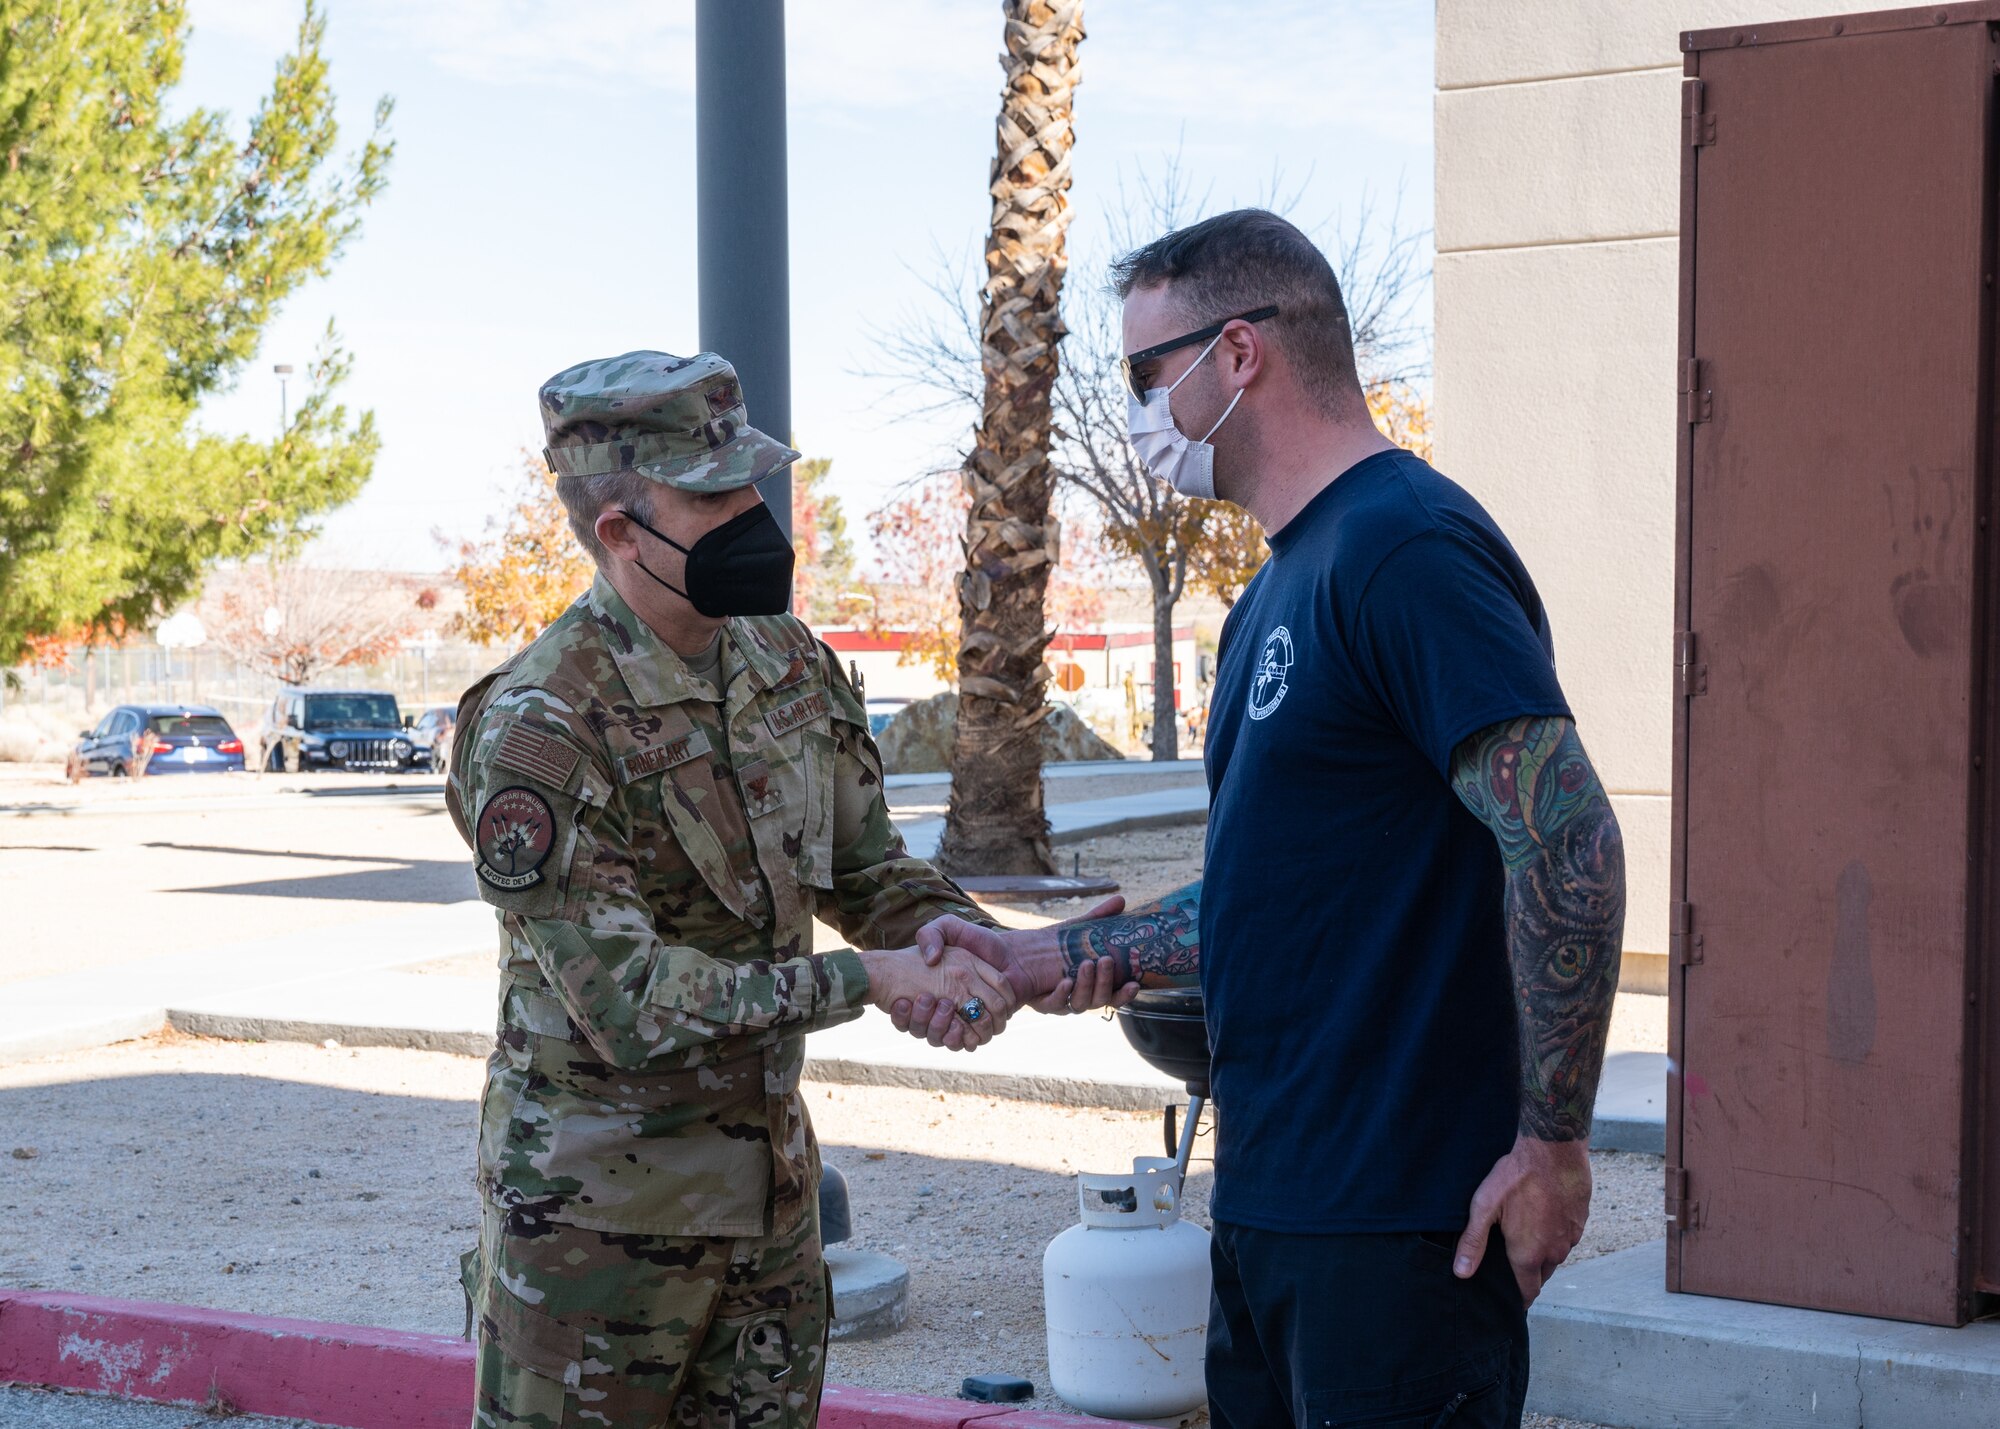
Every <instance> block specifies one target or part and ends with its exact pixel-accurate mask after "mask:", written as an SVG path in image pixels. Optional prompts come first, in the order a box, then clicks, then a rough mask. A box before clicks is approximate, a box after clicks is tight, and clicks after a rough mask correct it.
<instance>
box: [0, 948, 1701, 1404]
mask: <svg viewBox="0 0 2000 1429" xmlns="http://www.w3.org/2000/svg"><path fill="white" fill-rule="evenodd" d="M442 970H445V969H441V971H442ZM483 1074H484V1067H483V1064H481V1063H480V1062H478V1061H476V1060H474V1059H472V1058H468V1057H456V1056H452V1055H449V1054H446V1053H433V1052H404V1051H392V1050H386V1049H375V1048H369V1049H347V1048H333V1049H328V1048H321V1047H310V1046H300V1045H297V1044H289V1043H241V1042H221V1041H213V1040H209V1039H201V1038H189V1037H178V1036H167V1037H158V1038H151V1039H147V1040H145V1041H140V1042H129V1043H123V1044H120V1045H118V1046H115V1047H106V1048H99V1049H96V1050H93V1051H90V1052H87V1053H72V1054H67V1055H64V1056H60V1057H47V1058H42V1059H39V1060H37V1061H33V1062H23V1063H17V1064H13V1065H10V1066H4V1067H0V1126H5V1127H6V1128H7V1132H6V1138H5V1139H6V1141H7V1145H5V1146H0V1212H4V1213H5V1214H6V1215H7V1216H8V1218H9V1224H10V1225H11V1226H12V1227H13V1228H14V1234H12V1235H10V1236H8V1237H7V1238H6V1239H5V1240H4V1241H0V1284H8V1285H13V1286H19V1287H23V1288H60V1289H64V1290H75V1291H82V1292H85V1293H89V1294H98V1295H116V1296H129V1297H132V1298H137V1299H149V1300H165V1301H177V1302H184V1303H189V1304H197V1305H210V1306H216V1307H219V1308H225V1309H233V1310H243V1311H249V1312H252V1313H257V1314H268V1315H290V1316H299V1317H303V1318H306V1319H318V1320H333V1321H346V1322H350V1323H357V1324H373V1325H383V1326H389V1327H393V1328H397V1329H408V1330H426V1331H432V1332H439V1333H446V1334H456V1333H458V1332H459V1331H460V1330H461V1329H462V1328H463V1324H464V1319H463V1307H462V1300H461V1297H460V1294H459V1290H458V1284H457V1257H458V1254H459V1252H461V1251H462V1250H465V1249H466V1248H468V1247H469V1246H470V1245H471V1244H472V1241H473V1238H474V1236H475V1234H476V1232H475V1230H474V1227H475V1224H476V1220H477V1215H478V1201H477V1197H476V1194H475V1192H474V1190H473V1186H472V1178H471V1168H472V1155H473V1139H474V1131H475V1100H476V1098H477V1096H478V1092H479V1086H480V1082H481V1078H482V1076H483ZM807 1102H808V1105H809V1107H810V1109H811V1112H812V1116H813V1119H814V1122H815V1124H816V1125H817V1126H818V1128H819V1132H820V1136H821V1139H822V1141H823V1142H824V1144H825V1146H826V1148H827V1150H826V1154H827V1159H828V1160H829V1161H831V1162H832V1163H833V1164H835V1165H837V1166H839V1167H840V1168H841V1170H842V1171H844V1172H845V1173H846V1175H847V1177H848V1180H849V1183H850V1186H851V1188H852V1191H853V1196H854V1203H855V1227H856V1232H857V1235H856V1243H857V1244H859V1245H860V1246H862V1247H863V1248H867V1249H871V1250H880V1251H884V1252H886V1253H888V1254H891V1255H894V1256H896V1257H897V1258H898V1259H900V1260H902V1261H904V1262H905V1263H906V1264H907V1265H908V1266H909V1267H910V1277H911V1316H910V1323H909V1325H908V1327H907V1328H906V1329H905V1330H903V1331H902V1332H901V1333H899V1334H897V1335H895V1336H892V1337H890V1338H889V1339H886V1340H881V1341H875V1342H872V1343H865V1344H852V1343H849V1344H840V1345H836V1346H835V1347H834V1350H833V1358H832V1376H833V1378H834V1379H836V1380H838V1381H842V1382H845V1383H850V1384H860V1385H867V1386H870V1387H874V1388H878V1389H888V1390H897V1391H901V1392H906V1393H914V1394H938V1395H949V1394H952V1393H955V1392H956V1390H957V1388H958V1384H959V1381H960V1380H961V1379H962V1378H963V1377H964V1376H965V1375H967V1374H974V1373H997V1372H1008V1373H1018V1374H1022V1375H1025V1376H1027V1377H1028V1378H1029V1379H1031V1380H1033V1381H1034V1382H1035V1383H1036V1384H1037V1385H1038V1386H1040V1387H1042V1388H1043V1389H1044V1390H1046V1388H1047V1384H1048V1367H1047V1360H1046V1347H1045V1344H1044V1341H1043V1331H1042V1321H1041V1265H1040V1258H1041V1254H1042V1249H1043V1247H1044V1246H1045V1245H1046V1244H1047V1243H1048V1242H1049V1240H1051V1239H1052V1238H1054V1237H1055V1236H1056V1235H1057V1234H1058V1233H1060V1232H1061V1231H1062V1230H1063V1229H1065V1228H1066V1227H1068V1226H1069V1225H1071V1224H1073V1223H1074V1222H1075V1220H1076V1214H1077V1209H1076V1192H1075V1184H1074V1181H1073V1180H1072V1177H1073V1176H1074V1174H1075V1173H1076V1172H1077V1171H1079V1170H1084V1169H1090V1170H1115V1169H1118V1168H1119V1167H1121V1166H1123V1165H1126V1164H1129V1161H1130V1158H1131V1157H1133V1156H1141V1155H1154V1154H1157V1153H1158V1151H1159V1149H1160V1123H1159V1119H1158V1118H1157V1117H1156V1116H1153V1115H1142V1114H1132V1113H1121V1112H1105V1111H1086V1110H1079V1109H1075V1108H1064V1107H1049V1106H1041V1105H1037V1104H1033V1103H1024V1102H1015V1101H1006V1100H1000V1099H994V1098H986V1097H975V1096H957V1095H948V1094H942V1093H936V1092H924V1091H911V1090H904V1089H896V1088H880V1087H847V1086H838V1087H836V1086H823V1085H818V1084H809V1085H808V1088H807ZM16 1147H18V1148H20V1149H21V1150H22V1151H32V1152H33V1155H32V1156H24V1157H15V1156H12V1155H9V1154H7V1153H9V1152H11V1151H13V1150H14V1148H16ZM1592 1162H1593V1165H1594V1168H1595V1171H1596V1174H1597V1201H1596V1207H1595V1209H1594V1211H1593V1214H1592V1217H1591V1224H1590V1230H1589V1233H1588V1234H1587V1235H1586V1237H1585V1240H1584V1243H1583V1245H1582V1246H1580V1247H1579V1248H1578V1250H1577V1257H1578V1258H1584V1257H1588V1256H1592V1255H1601V1254H1604V1253H1606V1252H1608V1251H1612V1250H1618V1249H1623V1248H1624V1247H1625V1246H1627V1245H1633V1244H1637V1243H1638V1242H1640V1241H1642V1240H1647V1239H1651V1238H1653V1237H1655V1236H1657V1235H1659V1234H1660V1233H1661V1226H1660V1217H1659V1209H1660V1193H1659V1186H1660V1166H1661V1162H1660V1158H1659V1157H1657V1156H1639V1155H1629V1154H1619V1153H1599V1154H1597V1155H1595V1156H1593V1158H1592ZM1209 1183H1210V1176H1209V1174H1208V1171H1207V1168H1206V1166H1205V1164H1203V1163H1202V1162H1200V1161H1197V1165H1196V1174H1195V1175H1194V1176H1193V1178H1192V1179H1191V1181H1190V1184H1189V1188H1188V1190H1189V1194H1188V1198H1187V1204H1188V1213H1189V1216H1190V1219H1193V1220H1195V1221H1197V1222H1202V1223H1205V1221H1206V1217H1207V1206H1208V1190H1209ZM1037 1403H1038V1404H1040V1405H1041V1406H1042V1407H1045V1408H1052V1409H1055V1408H1061V1405H1060V1404H1058V1403H1056V1402H1054V1401H1053V1400H1050V1399H1049V1398H1047V1397H1046V1395H1045V1396H1044V1397H1043V1398H1042V1399H1041V1400H1039V1401H1037ZM1535 1423H1536V1424H1537V1425H1538V1429H1560V1427H1559V1421H1553V1420H1541V1421H1535Z"/></svg>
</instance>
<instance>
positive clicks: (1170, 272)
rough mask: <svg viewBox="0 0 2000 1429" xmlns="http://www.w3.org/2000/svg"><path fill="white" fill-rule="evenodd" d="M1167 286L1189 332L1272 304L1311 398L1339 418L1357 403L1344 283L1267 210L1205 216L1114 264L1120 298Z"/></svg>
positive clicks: (1279, 336)
mask: <svg viewBox="0 0 2000 1429" xmlns="http://www.w3.org/2000/svg"><path fill="white" fill-rule="evenodd" d="M1162 284H1164V285H1166V286H1167V288H1168V291H1169V293H1170V295H1171V298H1172V303H1173V307H1174V310H1175V311H1176V312H1178V313H1179V314H1180V315H1181V317H1182V318H1183V319H1184V320H1185V321H1186V322H1187V324H1188V326H1189V327H1190V328H1200V327H1207V326H1208V325H1209V324H1210V323H1215V322H1221V321H1222V320H1223V319H1225V318H1232V317H1235V316H1236V315H1237V314H1239V313H1246V312H1249V311H1251V310H1253V309H1255V308H1260V307H1263V306H1265V305H1266V304H1271V305H1275V306H1276V307H1277V309H1278V315H1277V316H1276V317H1274V318H1269V319H1267V320H1266V321H1265V322H1264V323H1263V326H1264V327H1265V328H1267V329H1268V330H1269V331H1270V333H1271V335H1272V338H1273V340H1274V341H1275V342H1276V343H1277V345H1278V346H1279V348H1281V349H1282V350H1283V351H1284V354H1285V357H1286V359H1287V360H1288V361H1289V362H1290V363H1291V365H1292V368H1293V370H1294V371H1296V372H1297V373H1298V374H1299V381H1300V383H1301V385H1303V386H1304V388H1305V389H1306V395H1308V396H1309V397H1311V398H1312V399H1313V400H1314V401H1315V402H1317V403H1318V404H1319V406H1320V407H1321V408H1322V409H1324V410H1326V411H1328V412H1331V413H1338V412H1344V411H1346V410H1347V409H1349V408H1350V407H1352V405H1353V402H1354V398H1355V397H1356V396H1358V395H1359V394H1360V391H1361V381H1360V378H1359V377H1358V376H1357V375H1356V372H1355V368H1354V333H1353V331H1352V328H1351V325H1350V324H1349V322H1348V317H1347V301H1346V299H1344V298H1343V297H1342V296H1341V294H1340V280H1339V279H1338V278H1336V277H1335V276H1334V273H1333V265H1332V264H1331V263H1329V262H1327V261H1326V255H1325V254H1324V253H1321V252H1320V251H1319V249H1318V247H1317V246H1316V245H1315V244H1314V243H1313V241H1312V240H1311V239H1310V238H1308V237H1306V236H1305V234H1303V233H1301V232H1300V231H1299V230H1298V228H1297V227H1295V226H1294V225H1293V224H1291V223H1288V222H1286V221H1285V220H1284V219H1282V218H1280V217H1278V215H1277V214H1275V213H1271V212H1270V211H1268V210H1266V209H1261V208H1239V209H1234V210H1232V211H1230V212H1228V213H1219V214H1217V215H1216V216H1215V217H1214V218H1205V219H1203V220H1202V221H1201V222H1200V223H1195V224H1190V225H1188V226H1187V227H1186V228H1177V229H1175V230H1174V231H1173V232H1172V233H1169V234H1166V235H1165V236H1164V237H1160V238H1155V239H1154V240H1153V241H1152V242H1151V243H1147V244H1144V245H1142V246H1140V247H1138V248H1135V249H1133V250H1132V251H1131V252H1130V253H1127V254H1126V255H1125V256H1124V257H1122V258H1120V259H1119V260H1118V261H1117V262H1115V263H1113V264H1112V265H1111V285H1112V288H1113V290H1114V291H1115V292H1116V293H1117V294H1118V298H1119V300H1120V301H1121V302H1122V301H1124V299H1125V298H1127V297H1129V296H1130V295H1131V293H1132V290H1133V289H1135V288H1155V287H1159V286H1161V285H1162Z"/></svg>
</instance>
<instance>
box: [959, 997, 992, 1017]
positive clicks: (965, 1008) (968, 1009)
mask: <svg viewBox="0 0 2000 1429" xmlns="http://www.w3.org/2000/svg"><path fill="white" fill-rule="evenodd" d="M958 1015H959V1016H960V1017H963V1018H964V1019H965V1020H966V1021H967V1022H979V1021H980V1020H982V1019H983V1018H984V1017H985V1016H986V1004H985V1003H984V1002H982V1001H980V1000H979V999H978V998H976V997H972V998H967V999H966V1000H965V1001H964V1002H962V1003H960V1004H959V1007H958Z"/></svg>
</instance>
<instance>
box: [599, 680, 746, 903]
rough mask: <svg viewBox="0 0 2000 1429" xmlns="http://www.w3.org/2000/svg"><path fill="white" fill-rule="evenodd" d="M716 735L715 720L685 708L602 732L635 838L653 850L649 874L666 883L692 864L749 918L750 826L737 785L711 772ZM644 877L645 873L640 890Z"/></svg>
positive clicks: (717, 758)
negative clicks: (702, 718) (693, 714)
mask: <svg viewBox="0 0 2000 1429" xmlns="http://www.w3.org/2000/svg"><path fill="white" fill-rule="evenodd" d="M720 739H721V727H720V726H719V725H717V726H714V727H713V729H711V728H710V727H709V725H708V723H707V722H706V721H700V720H696V719H694V718H692V717H691V715H690V714H689V712H688V710H687V709H686V708H685V707H677V708H675V709H672V710H670V711H668V712H666V713H665V715H664V716H652V717H649V718H648V719H647V720H644V721H640V722H636V723H634V724H631V725H625V726H613V727H612V728H611V729H609V730H607V731H606V732H605V742H606V743H607V745H609V746H610V748H611V751H612V756H613V763H614V767H615V768H616V769H617V771H618V779H619V782H620V783H622V784H623V785H624V786H625V799H626V803H627V805H628V806H629V808H630V809H631V813H632V819H633V824H634V828H633V835H634V842H635V843H642V842H647V841H649V840H650V841H651V843H652V846H653V848H654V854H653V858H654V859H655V860H656V862H654V863H653V864H652V865H651V866H650V871H651V875H652V877H653V878H654V879H658V880H664V881H665V885H664V886H667V887H669V888H671V887H672V886H673V885H675V884H678V883H680V882H681V880H683V879H685V877H686V876H687V871H689V870H691V871H692V873H693V874H694V876H696V877H697V878H699V880H700V882H701V883H702V884H703V885H705V886H706V888H707V890H708V892H709V893H710V894H712V895H713V896H714V898H715V900H716V901H717V902H719V903H720V904H721V905H722V906H723V907H724V908H726V909H728V910H729V912H730V914H731V915H733V916H734V917H736V918H740V919H744V920H746V921H752V922H754V921H755V920H756V917H757V916H761V915H754V910H755V908H756V904H757V890H756V880H757V876H756V870H755V869H754V868H752V867H750V866H749V863H748V848H749V838H750V836H749V829H748V828H747V826H746V823H747V821H746V819H745V816H744V809H743V804H742V800H741V799H740V798H739V796H738V794H737V790H736V788H735V785H734V784H733V783H732V782H730V781H729V780H727V779H718V778H717V777H716V766H717V765H718V764H719V763H720V762H722V760H723V758H724V756H722V755H720V754H718V753H717V746H718V744H719V742H720ZM657 860H663V862H662V861H657ZM647 882H648V880H647V879H646V878H644V877H643V876H642V879H641V886H642V888H646V886H647ZM648 891H649V893H650V892H657V891H658V888H657V887H655V888H651V889H648Z"/></svg>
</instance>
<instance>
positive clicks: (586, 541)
mask: <svg viewBox="0 0 2000 1429" xmlns="http://www.w3.org/2000/svg"><path fill="white" fill-rule="evenodd" d="M656 485H658V483H657V482H655V481H653V479H652V478H650V477H647V476H643V475H641V474H640V473H639V472H636V471H607V472H602V473H600V474H598V475H596V476H558V477H557V478H556V495H557V496H558V497H560V498H561V500H562V504H563V510H564V511H567V512H568V513H569V529H570V530H572V531H574V532H575V533H576V539H577V540H578V541H579V542H581V543H582V545H583V549H584V550H586V551H588V552H590V558H591V559H592V560H593V561H596V562H597V564H599V565H600V566H601V565H603V564H604V561H605V558H606V557H607V556H609V555H610V554H611V553H610V552H609V551H607V550H605V549H604V543H603V542H602V541H600V540H598V539H597V518H598V517H599V516H601V515H603V514H604V513H605V512H606V511H611V510H618V511H631V510H633V509H634V508H637V510H638V511H639V513H640V515H641V516H643V517H645V518H646V519H647V520H651V519H652V515H653V488H654V487H655V486H656Z"/></svg>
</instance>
